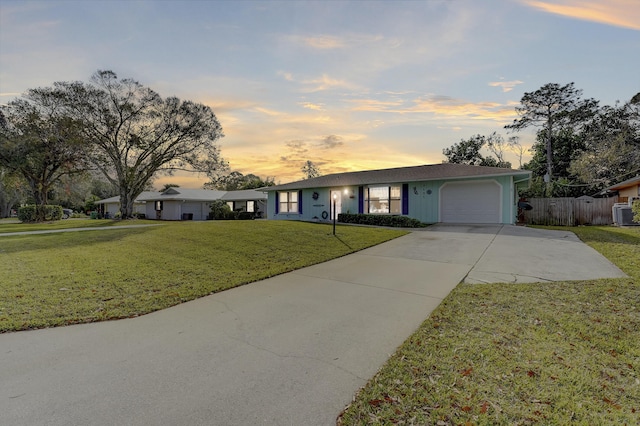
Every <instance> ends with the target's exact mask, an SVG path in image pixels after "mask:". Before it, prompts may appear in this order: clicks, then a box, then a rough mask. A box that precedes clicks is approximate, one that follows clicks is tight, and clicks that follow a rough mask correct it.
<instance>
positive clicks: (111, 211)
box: [95, 191, 158, 219]
mask: <svg viewBox="0 0 640 426" xmlns="http://www.w3.org/2000/svg"><path fill="white" fill-rule="evenodd" d="M155 194H158V192H153V191H144V192H143V193H142V194H140V195H139V196H138V198H136V199H135V200H134V202H133V212H134V213H136V214H145V213H146V208H147V207H146V201H145V200H146V199H147V197H151V196H153V195H155ZM95 204H98V205H100V206H101V207H100V213H102V214H103V215H104V216H105V217H109V218H112V219H113V218H114V217H116V214H118V213H119V212H120V196H119V195H117V196H115V197H111V198H105V199H104V200H99V201H96V202H95Z"/></svg>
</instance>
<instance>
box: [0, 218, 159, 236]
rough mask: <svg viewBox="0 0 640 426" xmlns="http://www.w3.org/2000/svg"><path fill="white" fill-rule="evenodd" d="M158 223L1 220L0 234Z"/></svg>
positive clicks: (155, 222) (104, 220)
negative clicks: (24, 221)
mask: <svg viewBox="0 0 640 426" xmlns="http://www.w3.org/2000/svg"><path fill="white" fill-rule="evenodd" d="M142 224H145V225H148V224H156V225H157V224H158V221H157V220H155V221H154V220H138V219H134V220H110V219H88V218H87V219H84V218H83V219H65V220H57V221H55V222H43V223H22V222H18V221H16V220H6V219H5V220H0V234H4V233H10V232H11V233H13V232H26V231H45V230H55V229H70V228H101V227H105V226H121V225H142Z"/></svg>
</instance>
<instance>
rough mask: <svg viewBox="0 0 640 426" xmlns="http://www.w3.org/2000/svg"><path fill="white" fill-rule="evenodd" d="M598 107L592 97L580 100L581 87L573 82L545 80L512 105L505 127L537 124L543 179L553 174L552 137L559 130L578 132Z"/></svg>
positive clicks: (526, 126)
mask: <svg viewBox="0 0 640 426" xmlns="http://www.w3.org/2000/svg"><path fill="white" fill-rule="evenodd" d="M597 108H598V101H596V100H595V99H582V90H580V89H576V88H575V86H574V83H569V84H566V85H564V86H561V85H559V84H556V83H548V84H545V85H544V86H542V87H541V88H540V89H538V90H536V91H534V92H526V93H525V94H524V95H523V96H522V99H521V100H520V105H519V106H517V107H516V113H517V114H518V116H519V117H518V118H516V119H515V120H514V121H513V123H512V124H509V125H506V126H505V128H506V129H510V130H514V131H520V130H523V129H526V128H529V127H539V128H540V129H541V130H540V131H539V132H538V138H539V139H543V140H544V141H545V153H546V161H545V164H546V179H547V181H548V182H551V180H553V176H554V155H553V138H554V134H557V133H558V132H560V131H567V130H568V129H571V130H573V131H579V130H580V127H581V126H582V125H583V124H585V123H586V122H588V120H590V119H591V117H593V115H594V113H595V111H596V110H597Z"/></svg>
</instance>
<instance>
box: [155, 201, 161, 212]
mask: <svg viewBox="0 0 640 426" xmlns="http://www.w3.org/2000/svg"><path fill="white" fill-rule="evenodd" d="M160 210H162V201H156V211H157V212H159V211H160Z"/></svg>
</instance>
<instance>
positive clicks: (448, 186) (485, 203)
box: [440, 181, 502, 223]
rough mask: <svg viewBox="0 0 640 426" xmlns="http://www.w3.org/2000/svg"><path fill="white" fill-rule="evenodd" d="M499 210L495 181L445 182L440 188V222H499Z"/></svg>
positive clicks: (500, 208) (497, 186)
mask: <svg viewBox="0 0 640 426" xmlns="http://www.w3.org/2000/svg"><path fill="white" fill-rule="evenodd" d="M501 211H502V205H501V199H500V185H499V184H498V183H497V182H496V181H480V182H474V181H467V182H453V183H452V182H447V183H445V184H444V185H443V186H442V187H441V188H440V222H444V223H500V222H501V217H500V212H501Z"/></svg>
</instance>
